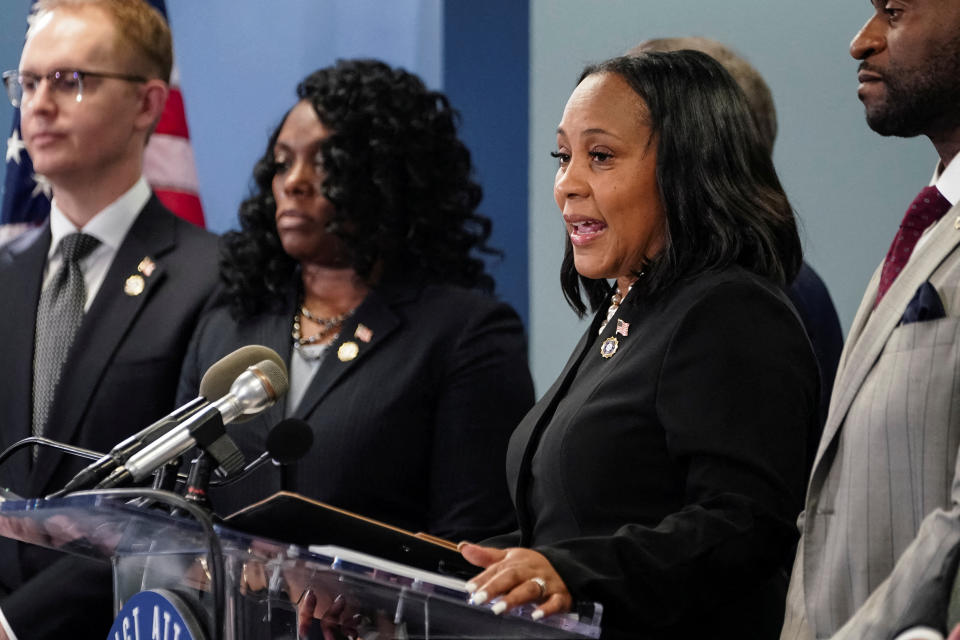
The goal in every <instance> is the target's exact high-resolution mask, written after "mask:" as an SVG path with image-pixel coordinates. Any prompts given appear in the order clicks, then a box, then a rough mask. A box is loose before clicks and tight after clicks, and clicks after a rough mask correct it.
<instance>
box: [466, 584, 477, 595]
mask: <svg viewBox="0 0 960 640" xmlns="http://www.w3.org/2000/svg"><path fill="white" fill-rule="evenodd" d="M463 588H464V589H466V590H467V593H473V592H474V591H476V590H477V583H476V582H468V583H467V584H465V585H463Z"/></svg>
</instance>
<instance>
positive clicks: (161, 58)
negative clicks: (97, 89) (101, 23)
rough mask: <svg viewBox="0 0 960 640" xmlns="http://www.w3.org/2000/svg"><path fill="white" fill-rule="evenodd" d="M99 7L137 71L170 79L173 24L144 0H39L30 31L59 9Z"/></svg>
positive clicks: (33, 13)
mask: <svg viewBox="0 0 960 640" xmlns="http://www.w3.org/2000/svg"><path fill="white" fill-rule="evenodd" d="M81 7H98V8H100V9H102V10H103V11H104V12H105V13H106V14H107V15H109V16H111V17H112V18H113V24H114V26H115V27H116V28H117V43H116V44H117V50H118V51H126V52H129V53H130V54H131V58H132V59H133V61H134V63H135V64H137V65H138V66H139V67H140V68H138V69H137V70H136V71H137V73H140V74H142V75H144V76H146V77H147V78H159V79H161V80H163V81H164V82H167V83H169V82H170V73H171V71H172V69H173V39H172V37H171V36H170V27H169V26H168V25H167V21H166V20H165V19H164V18H163V16H162V15H161V14H160V12H159V11H157V10H156V9H154V8H153V7H152V6H150V4H149V3H147V2H146V1H145V0H38V1H37V3H36V4H35V5H34V9H33V12H32V13H31V14H30V17H29V18H28V21H29V25H30V28H29V29H28V30H27V37H28V38H29V37H30V31H31V30H32V29H33V28H34V25H36V24H37V21H38V20H39V19H40V18H41V17H42V16H44V15H45V14H47V13H49V12H51V11H54V10H56V9H67V10H73V9H77V8H81Z"/></svg>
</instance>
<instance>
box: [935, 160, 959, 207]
mask: <svg viewBox="0 0 960 640" xmlns="http://www.w3.org/2000/svg"><path fill="white" fill-rule="evenodd" d="M930 186H935V187H936V188H937V190H938V191H939V192H940V193H942V194H943V197H944V198H946V199H947V200H949V201H950V204H951V205H955V204H957V202H958V201H960V160H957V157H956V156H954V158H953V160H951V161H950V164H948V165H947V166H946V167H943V168H941V166H940V163H939V162H938V163H937V168H936V170H935V171H934V172H933V177H932V178H931V179H930Z"/></svg>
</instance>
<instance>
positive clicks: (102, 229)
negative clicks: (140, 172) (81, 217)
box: [43, 176, 150, 310]
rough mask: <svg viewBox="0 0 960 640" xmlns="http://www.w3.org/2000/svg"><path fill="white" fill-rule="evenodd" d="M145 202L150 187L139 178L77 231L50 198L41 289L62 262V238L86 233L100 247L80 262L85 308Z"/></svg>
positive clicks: (54, 200) (148, 197)
mask: <svg viewBox="0 0 960 640" xmlns="http://www.w3.org/2000/svg"><path fill="white" fill-rule="evenodd" d="M148 200H150V187H149V185H147V181H146V180H145V179H144V178H143V177H142V176H141V177H140V179H139V180H137V182H135V183H134V185H133V186H132V187H130V189H128V190H127V191H126V192H125V193H124V194H123V195H122V196H120V197H119V198H117V199H116V200H114V201H113V202H111V203H110V204H109V205H107V206H106V207H105V208H104V209H103V210H102V211H100V212H98V213H97V214H96V215H95V216H94V217H93V218H92V219H91V220H90V222H88V223H87V224H86V226H85V227H83V229H78V228H77V227H76V226H75V225H74V224H73V223H72V222H70V220H69V219H68V218H67V216H66V215H64V213H63V212H62V211H61V210H60V208H59V207H57V200H56V198H54V199H53V202H51V203H50V236H51V240H50V252H49V253H48V254H47V270H46V273H45V274H44V279H43V286H44V287H46V286H47V285H48V284H49V283H50V280H51V279H52V278H53V274H55V273H56V272H57V270H58V269H59V268H60V264H61V262H62V261H63V258H62V257H61V255H60V251H59V246H60V241H61V240H62V239H63V237H64V236H66V235H68V234H70V233H76V232H78V231H83V232H84V233H89V234H90V235H92V236H94V237H95V238H96V239H97V240H99V241H100V245H99V246H98V247H97V248H96V249H94V250H93V251H92V252H91V253H90V255H89V256H87V257H86V258H85V259H84V260H83V261H82V262H81V268H82V269H83V280H84V284H85V285H86V290H87V301H86V304H85V305H84V310H86V309H89V308H90V304H91V302H93V299H94V297H95V296H96V295H97V291H98V290H99V289H100V285H101V284H102V283H103V279H104V278H105V277H106V275H107V270H108V269H109V268H110V263H111V262H113V257H114V256H115V255H116V253H117V250H118V249H119V248H120V244H121V243H122V242H123V239H124V237H126V235H127V232H128V231H129V230H130V227H131V226H133V222H134V221H135V220H136V219H137V216H138V215H139V214H140V211H141V210H142V209H143V207H144V206H146V204H147V201H148Z"/></svg>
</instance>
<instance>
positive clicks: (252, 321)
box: [180, 60, 533, 539]
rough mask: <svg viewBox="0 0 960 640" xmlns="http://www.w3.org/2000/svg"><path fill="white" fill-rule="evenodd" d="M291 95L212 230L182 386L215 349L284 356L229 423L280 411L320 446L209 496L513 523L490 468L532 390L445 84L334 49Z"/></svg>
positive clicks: (443, 523) (463, 532) (392, 519)
mask: <svg viewBox="0 0 960 640" xmlns="http://www.w3.org/2000/svg"><path fill="white" fill-rule="evenodd" d="M297 97H298V102H297V103H296V104H295V105H294V106H293V108H291V109H290V111H289V112H287V114H286V116H285V117H284V119H283V122H282V123H281V124H280V126H279V127H278V128H277V130H276V131H274V133H273V135H272V136H271V137H270V141H269V143H268V144H267V149H266V152H265V153H264V156H263V157H262V158H261V159H260V161H259V162H257V165H256V167H255V168H254V190H253V193H252V195H251V196H250V197H249V198H248V199H247V200H246V201H244V202H243V204H242V205H241V207H240V227H241V230H240V231H235V232H231V233H228V234H226V235H225V236H224V253H223V257H222V260H221V277H222V280H223V283H224V288H225V296H224V298H223V303H222V304H221V305H220V306H218V307H217V308H215V309H214V310H213V311H211V312H210V313H208V314H207V316H206V317H205V318H204V319H203V320H202V321H201V323H200V326H199V328H198V330H197V332H196V334H195V335H194V338H193V342H192V345H191V349H190V352H189V353H188V356H187V360H186V363H185V365H184V371H183V375H182V378H181V383H180V396H181V397H182V398H187V399H189V398H192V397H195V396H196V393H197V389H198V386H199V380H200V376H201V375H202V374H203V372H204V371H206V369H207V368H208V367H209V366H210V364H212V363H213V362H215V361H216V360H217V359H219V358H221V357H222V356H224V355H225V354H228V353H230V352H231V351H233V350H234V349H236V348H238V347H240V346H242V345H245V344H263V345H267V346H270V347H272V348H273V349H275V350H276V351H277V352H278V353H280V354H282V355H283V356H284V357H285V359H286V360H287V362H288V366H289V370H290V382H291V386H290V392H289V394H288V395H287V397H286V398H285V399H283V400H281V401H280V402H278V403H277V405H275V406H274V407H272V408H271V409H269V410H267V411H266V412H264V413H263V414H261V415H260V416H258V417H257V418H255V419H254V420H251V421H249V422H247V423H244V424H243V425H240V426H239V427H231V436H233V437H234V439H235V440H237V441H238V442H239V444H240V445H241V448H243V449H244V451H245V453H247V454H248V455H251V454H256V453H258V452H260V451H262V450H263V449H264V445H265V439H266V436H267V433H268V431H269V429H270V427H272V426H273V425H275V424H276V423H277V422H279V421H280V420H281V419H283V418H284V417H295V418H299V419H302V420H305V421H307V422H308V423H309V424H310V425H311V427H312V428H313V430H314V436H315V444H314V446H313V449H312V450H311V452H310V453H309V454H308V456H307V457H306V458H305V459H303V460H301V461H300V462H299V463H298V464H296V465H292V466H291V467H288V468H286V469H285V470H284V471H280V470H278V468H277V467H271V466H268V467H265V468H263V469H261V470H260V471H259V472H258V473H256V474H254V475H253V476H251V477H250V478H248V479H246V480H244V481H242V482H241V483H239V487H236V486H234V487H230V488H228V489H224V490H223V491H221V492H220V493H217V492H214V493H213V494H212V496H211V497H212V500H213V502H214V506H215V508H217V510H218V511H219V512H221V513H229V512H230V511H233V510H235V509H236V508H239V507H242V506H245V505H246V504H249V503H250V502H253V501H255V500H257V499H260V498H263V497H266V496H268V495H270V494H272V493H274V492H276V491H278V490H281V489H283V490H289V491H296V492H299V493H301V494H304V495H306V496H308V497H311V498H315V499H318V500H322V501H324V502H327V503H330V504H333V505H335V506H337V507H341V508H344V509H348V510H351V511H355V512H358V513H361V514H363V515H366V516H369V517H372V518H376V519H379V520H382V521H385V522H388V523H390V524H393V525H395V526H399V527H403V528H406V529H411V530H415V531H424V532H427V533H430V534H433V535H436V536H441V537H448V538H452V539H461V538H472V539H476V538H480V537H483V536H485V535H489V534H491V533H495V532H502V531H504V530H508V529H510V528H511V527H512V526H514V525H513V514H512V508H511V505H510V500H509V496H508V494H507V486H506V480H505V478H504V477H503V473H502V471H501V463H502V460H503V459H504V456H505V451H506V445H507V440H508V438H509V436H510V432H511V431H512V429H513V427H514V426H515V425H516V424H517V422H519V420H520V418H522V417H523V415H524V413H525V412H526V410H527V409H529V407H530V406H531V405H532V404H533V386H532V382H531V379H530V374H529V370H528V368H527V362H526V344H525V339H524V335H523V327H522V325H521V322H520V320H519V318H518V317H517V315H516V314H515V313H514V311H513V310H512V309H511V308H510V307H508V306H507V305H505V304H502V303H500V302H497V301H496V300H494V299H493V298H492V297H491V296H490V295H489V294H490V293H491V292H492V290H493V279H492V278H491V277H490V276H489V275H488V274H487V273H486V272H485V270H484V263H483V261H482V260H481V259H480V257H479V256H478V254H492V253H496V252H495V251H493V250H492V249H490V248H489V247H488V246H487V244H486V241H487V238H488V236H489V234H490V226H491V224H490V221H489V220H488V219H487V218H485V217H483V216H481V215H479V214H478V213H477V212H476V211H475V209H476V207H477V205H478V203H479V202H480V199H481V190H480V187H479V185H477V184H476V183H475V182H473V180H472V179H471V175H470V174H471V164H470V154H469V152H468V150H467V148H466V147H465V146H464V144H463V143H462V142H461V141H460V140H459V139H458V138H457V134H456V113H455V112H454V111H453V109H452V108H451V107H450V105H449V102H448V101H447V99H446V97H445V96H443V95H442V94H440V93H437V92H434V91H430V90H428V89H427V88H426V87H425V86H424V84H423V82H422V81H421V80H420V79H419V78H417V77H416V76H414V75H413V74H410V73H408V72H406V71H403V70H401V69H394V68H391V67H389V66H388V65H386V64H383V63H381V62H377V61H372V60H346V61H339V62H338V63H337V64H336V65H334V66H332V67H327V68H324V69H321V70H319V71H316V72H314V73H313V74H311V75H310V76H308V77H307V78H306V79H305V80H303V82H301V83H300V85H299V86H298V87H297Z"/></svg>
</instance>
